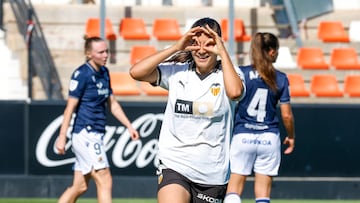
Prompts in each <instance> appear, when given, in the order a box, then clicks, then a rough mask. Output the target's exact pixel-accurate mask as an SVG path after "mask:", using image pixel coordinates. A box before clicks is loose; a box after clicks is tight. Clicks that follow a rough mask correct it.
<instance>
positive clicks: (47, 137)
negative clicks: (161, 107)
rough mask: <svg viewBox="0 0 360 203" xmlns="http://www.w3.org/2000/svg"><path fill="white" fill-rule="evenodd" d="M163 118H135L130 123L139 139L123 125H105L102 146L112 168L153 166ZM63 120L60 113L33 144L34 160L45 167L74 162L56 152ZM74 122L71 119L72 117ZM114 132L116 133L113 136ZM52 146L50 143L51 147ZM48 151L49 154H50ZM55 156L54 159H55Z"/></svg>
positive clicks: (153, 116) (156, 116)
mask: <svg viewBox="0 0 360 203" xmlns="http://www.w3.org/2000/svg"><path fill="white" fill-rule="evenodd" d="M162 119H163V113H159V114H153V113H148V114H143V115H141V116H139V117H138V118H136V119H135V120H134V121H133V122H132V125H133V127H134V128H135V129H137V130H138V131H139V134H140V139H139V140H135V141H133V140H131V138H130V135H129V131H128V130H127V129H126V128H125V127H124V126H120V125H119V126H109V125H107V126H106V132H105V135H104V145H105V150H106V151H111V150H112V153H111V155H110V156H109V157H108V158H109V159H111V161H112V163H113V164H114V166H115V167H118V168H126V167H128V166H130V165H132V164H135V166H136V167H137V168H144V167H146V166H149V165H150V164H152V165H153V166H156V165H157V163H158V160H157V151H158V139H157V136H153V134H156V135H158V133H159V132H157V131H158V128H159V125H160V124H161V122H162ZM62 120H63V116H62V115H61V116H59V117H57V118H56V119H54V120H53V121H52V122H50V123H49V125H47V126H46V128H45V129H44V130H43V131H42V133H41V135H40V137H39V139H38V141H37V143H36V149H35V150H36V152H35V156H36V160H37V161H38V162H39V163H40V164H41V165H43V166H45V167H58V166H62V165H66V164H70V163H73V162H74V161H75V158H74V157H68V156H63V155H56V154H57V151H56V148H55V141H54V140H56V138H57V136H58V132H59V129H60V126H61V123H62ZM72 122H73V120H72ZM72 122H71V124H70V127H69V129H68V133H67V137H68V138H70V136H71V135H70V132H71V129H72V127H71V126H72ZM114 135H117V136H114ZM50 145H51V146H50ZM65 150H66V152H70V151H71V140H70V139H68V142H67V143H66V146H65ZM49 153H50V154H51V156H50V155H49ZM54 156H56V158H54Z"/></svg>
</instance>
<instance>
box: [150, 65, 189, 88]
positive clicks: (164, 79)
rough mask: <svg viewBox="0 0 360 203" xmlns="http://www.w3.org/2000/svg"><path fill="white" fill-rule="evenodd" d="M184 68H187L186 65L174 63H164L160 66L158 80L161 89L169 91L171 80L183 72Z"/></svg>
mask: <svg viewBox="0 0 360 203" xmlns="http://www.w3.org/2000/svg"><path fill="white" fill-rule="evenodd" d="M182 66H187V67H188V65H184V64H181V65H180V64H174V63H164V64H160V65H159V66H158V71H159V78H158V82H157V83H158V84H157V85H159V86H160V87H162V88H164V89H167V90H168V89H169V80H171V77H172V76H173V75H174V73H175V72H176V71H180V70H182V68H180V67H182Z"/></svg>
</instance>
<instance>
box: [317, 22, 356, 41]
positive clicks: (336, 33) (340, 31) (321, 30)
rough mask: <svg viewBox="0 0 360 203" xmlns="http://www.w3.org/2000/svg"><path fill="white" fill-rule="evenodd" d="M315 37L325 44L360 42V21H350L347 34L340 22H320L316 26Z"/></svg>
mask: <svg viewBox="0 0 360 203" xmlns="http://www.w3.org/2000/svg"><path fill="white" fill-rule="evenodd" d="M317 37H318V39H319V40H321V41H323V42H325V43H333V42H339V43H348V42H360V21H355V20H354V21H351V23H350V26H349V32H347V31H346V30H345V27H344V25H343V23H342V22H341V21H321V22H319V25H318V32H317Z"/></svg>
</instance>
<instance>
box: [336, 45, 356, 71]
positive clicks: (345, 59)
mask: <svg viewBox="0 0 360 203" xmlns="http://www.w3.org/2000/svg"><path fill="white" fill-rule="evenodd" d="M330 64H331V65H332V66H334V67H335V69H338V70H351V69H358V70H360V62H359V60H358V55H357V53H356V49H355V48H354V47H342V48H333V49H332V50H331V55H330Z"/></svg>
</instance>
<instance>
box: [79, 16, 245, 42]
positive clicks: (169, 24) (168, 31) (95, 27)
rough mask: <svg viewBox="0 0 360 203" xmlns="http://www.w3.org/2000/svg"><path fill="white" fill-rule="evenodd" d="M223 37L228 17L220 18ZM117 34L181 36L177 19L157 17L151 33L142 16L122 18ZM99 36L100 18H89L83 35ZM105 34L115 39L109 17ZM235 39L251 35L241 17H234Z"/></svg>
mask: <svg viewBox="0 0 360 203" xmlns="http://www.w3.org/2000/svg"><path fill="white" fill-rule="evenodd" d="M221 27H222V33H223V38H224V40H225V41H227V40H228V19H222V20H221ZM118 33H119V35H120V36H121V37H122V38H123V39H124V40H150V38H151V37H152V36H154V37H155V38H156V40H159V41H162V40H178V39H180V37H181V36H182V32H181V30H180V26H179V23H178V20H177V19H175V18H173V19H172V18H157V19H155V20H154V22H153V24H152V34H150V33H148V31H147V29H146V25H145V22H144V20H143V19H142V18H122V19H121V20H120V23H119V31H118ZM93 36H100V19H99V18H96V17H94V18H89V19H88V20H87V22H86V30H85V37H93ZM105 36H106V39H108V40H116V38H117V34H116V32H115V31H114V28H113V25H112V22H111V21H110V19H108V18H106V19H105ZM234 39H235V41H238V42H239V41H249V40H250V39H251V36H249V35H247V34H246V30H245V25H244V22H243V20H242V19H234Z"/></svg>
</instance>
